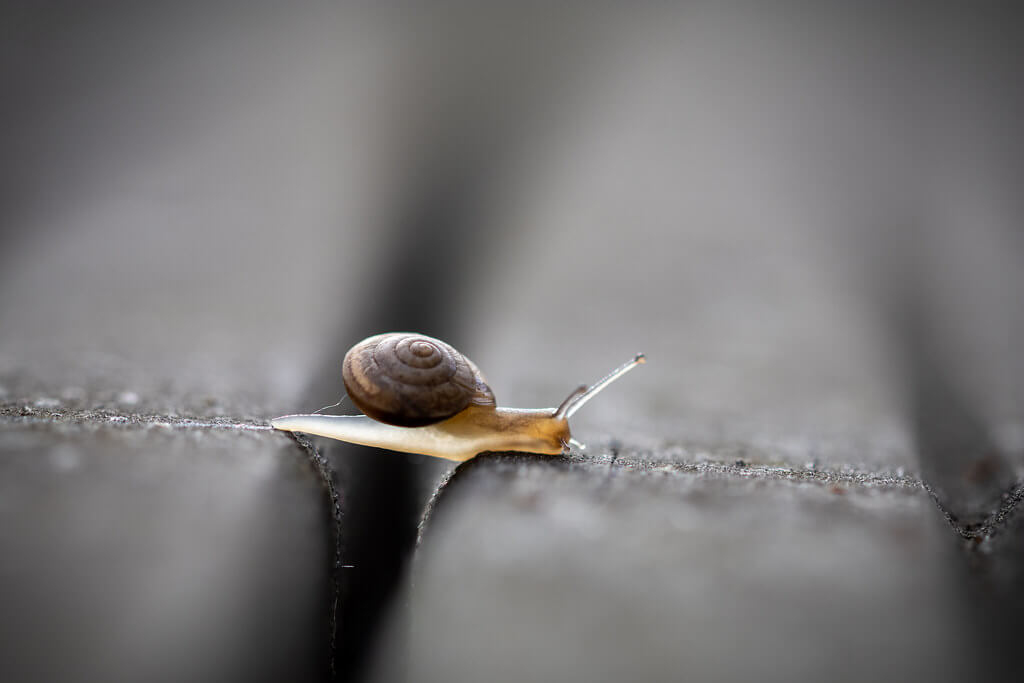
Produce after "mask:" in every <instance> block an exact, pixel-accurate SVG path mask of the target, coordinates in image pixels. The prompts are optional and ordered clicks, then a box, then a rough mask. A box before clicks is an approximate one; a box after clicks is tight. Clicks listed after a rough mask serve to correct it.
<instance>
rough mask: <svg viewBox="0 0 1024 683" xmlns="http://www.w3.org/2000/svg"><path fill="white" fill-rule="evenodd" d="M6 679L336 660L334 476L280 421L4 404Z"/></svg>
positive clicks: (285, 670) (249, 671)
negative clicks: (55, 413)
mask: <svg viewBox="0 0 1024 683" xmlns="http://www.w3.org/2000/svg"><path fill="white" fill-rule="evenodd" d="M0 465H2V468H3V475H2V476H0V517H2V518H3V520H4V524H3V525H2V528H0V546H2V547H3V557H2V559H0V585H2V586H3V596H4V597H3V618H2V619H0V642H2V643H3V651H4V657H3V671H4V678H5V680H11V681H15V680H25V681H28V680H80V681H85V680H90V681H93V680H94V681H100V680H154V681H180V680H267V681H270V680H282V679H286V678H287V679H290V680H295V679H310V678H315V677H317V676H319V675H320V673H321V672H322V670H323V669H324V667H325V663H326V661H327V655H326V652H327V640H326V638H325V627H324V626H323V624H324V623H325V622H326V615H325V601H324V596H325V595H328V594H329V593H330V591H329V585H328V578H329V572H327V571H325V567H326V566H328V565H329V558H330V555H331V545H332V542H333V539H332V537H331V534H330V533H329V525H328V524H327V523H326V519H325V518H326V515H325V513H324V504H323V492H322V483H321V481H320V479H319V478H318V476H317V475H316V473H315V472H314V470H313V468H312V467H311V466H310V464H309V462H308V460H307V459H306V458H305V457H304V455H303V454H302V453H301V452H300V451H299V450H298V449H296V448H295V445H294V442H292V441H291V440H290V439H286V438H283V437H282V436H281V435H278V434H274V433H272V432H270V431H253V430H244V431H243V430H238V429H215V430H214V429H197V428H183V427H180V426H173V425H168V424H148V425H147V424H134V425H123V424H112V423H106V424H104V423H99V422H97V421H95V420H89V421H85V422H83V423H62V422H52V421H39V420H36V419H34V418H29V417H25V418H21V417H10V416H0Z"/></svg>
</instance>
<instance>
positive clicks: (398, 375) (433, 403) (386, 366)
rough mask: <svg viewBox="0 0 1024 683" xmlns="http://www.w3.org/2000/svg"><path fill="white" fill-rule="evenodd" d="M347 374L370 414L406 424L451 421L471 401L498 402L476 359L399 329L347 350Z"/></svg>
mask: <svg viewBox="0 0 1024 683" xmlns="http://www.w3.org/2000/svg"><path fill="white" fill-rule="evenodd" d="M341 372H342V379H343V380H344V382H345V389H346V391H348V395H349V397H350V398H351V399H352V402H353V403H355V404H356V406H357V407H358V408H359V409H360V410H362V411H363V412H364V413H365V414H366V415H368V416H370V417H372V418H373V419H375V420H378V421H380V422H385V423H387V424H392V425H397V426H400V427H422V426H424V425H429V424H434V423H436V422H441V421H442V420H447V419H448V418H450V417H453V416H454V415H457V414H458V413H460V412H462V411H463V410H465V409H466V407H468V406H469V405H470V404H475V405H479V406H492V407H493V406H494V405H495V401H494V392H493V391H491V388H490V387H489V386H487V382H486V381H485V380H484V378H483V375H482V374H481V373H480V370H479V369H478V368H477V367H476V365H474V364H473V362H472V361H471V360H469V359H468V358H466V357H465V356H463V355H462V354H461V353H459V352H458V351H456V350H455V349H454V348H452V347H451V346H450V345H448V344H446V343H445V342H443V341H441V340H440V339H434V338H433V337H428V336H426V335H423V334H412V333H407V332H393V333H389V334H378V335H375V336H373V337H368V338H366V339H364V340H363V341H361V342H359V343H358V344H356V345H355V346H353V347H352V348H351V349H349V352H348V353H347V354H345V361H344V363H343V365H342V371H341Z"/></svg>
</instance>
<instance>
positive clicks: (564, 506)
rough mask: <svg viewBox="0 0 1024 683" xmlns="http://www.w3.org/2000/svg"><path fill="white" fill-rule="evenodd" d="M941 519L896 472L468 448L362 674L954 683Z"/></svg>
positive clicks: (952, 620)
mask: <svg viewBox="0 0 1024 683" xmlns="http://www.w3.org/2000/svg"><path fill="white" fill-rule="evenodd" d="M946 534H948V529H946V528H944V524H943V523H942V522H941V520H938V519H937V517H936V515H935V509H934V505H933V504H932V501H931V500H930V499H929V497H928V495H927V494H926V493H925V491H924V490H923V489H922V488H921V487H920V486H918V485H916V483H915V482H913V481H912V480H907V479H893V480H889V481H886V482H864V481H857V480H855V478H853V477H849V476H835V477H834V478H832V479H831V480H828V479H823V478H822V479H810V478H805V477H804V476H803V473H802V472H797V473H795V474H790V473H785V472H779V471H776V472H771V473H769V472H763V471H760V472H758V471H754V472H749V473H744V472H743V471H742V470H737V469H731V468H728V467H707V468H700V467H693V468H688V467H681V466H675V467H673V466H664V465H657V464H655V465H652V466H643V465H640V464H637V463H635V462H633V461H631V460H629V459H628V458H627V457H626V456H625V455H623V456H620V459H618V460H616V462H614V463H612V462H610V461H607V460H603V459H599V458H598V459H595V458H592V457H586V458H583V457H570V458H551V459H542V458H529V457H523V456H504V455H493V456H484V457H483V458H481V459H480V460H479V461H476V462H474V463H473V464H472V465H471V466H464V467H462V468H461V469H460V471H459V472H458V473H457V474H456V475H455V477H454V478H453V479H452V480H451V481H450V482H449V483H448V485H447V487H446V490H445V492H444V493H443V495H442V498H441V499H440V500H439V501H438V504H437V506H436V507H435V508H434V510H433V512H432V514H431V515H430V517H429V519H428V520H427V524H426V528H425V530H424V535H423V540H422V544H421V546H420V550H419V553H418V557H417V567H416V570H415V571H414V573H413V576H412V580H411V581H412V585H411V588H410V589H409V594H408V597H407V600H408V602H407V604H406V605H405V606H404V609H405V612H404V613H403V616H404V617H406V618H407V619H408V623H407V624H404V623H403V627H400V629H401V628H407V629H408V630H407V631H402V632H401V634H400V635H399V636H397V637H396V638H397V640H398V642H402V643H403V644H404V645H405V647H406V648H407V649H406V650H405V651H406V652H407V656H408V660H406V661H404V664H405V665H406V667H407V668H405V669H404V670H403V669H402V668H401V664H400V662H402V659H401V657H400V656H397V657H396V655H395V654H394V653H395V652H396V651H398V652H401V651H402V650H401V649H399V648H394V649H387V650H385V651H384V652H382V658H383V659H385V660H386V661H387V662H388V663H389V664H391V665H392V668H388V667H385V668H384V669H383V671H382V672H381V674H380V677H379V680H417V681H449V680H466V681H468V680H490V681H515V680H558V681H622V680H645V681H660V680H664V681H670V680H684V679H685V680H767V681H791V680H822V678H823V677H827V679H828V680H840V681H860V680H936V681H938V680H949V681H955V680H963V679H964V675H965V673H966V668H965V666H966V662H965V661H964V660H963V658H962V653H963V651H964V650H965V649H970V648H971V646H972V645H973V642H971V638H970V634H969V633H965V632H964V630H963V628H962V626H961V624H962V617H963V613H964V609H963V605H961V604H958V600H957V598H956V595H957V592H956V590H955V584H954V576H953V575H954V572H953V571H952V570H951V568H950V563H949V560H950V559H951V553H950V552H949V550H950V548H949V546H948V544H947V541H948V538H946ZM402 636H404V639H403V638H402ZM965 637H966V639H967V641H968V642H965ZM396 660H397V662H396Z"/></svg>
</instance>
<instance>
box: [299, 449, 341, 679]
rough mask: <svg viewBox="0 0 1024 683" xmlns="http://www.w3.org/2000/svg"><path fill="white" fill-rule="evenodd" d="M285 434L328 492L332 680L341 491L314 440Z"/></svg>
mask: <svg viewBox="0 0 1024 683" xmlns="http://www.w3.org/2000/svg"><path fill="white" fill-rule="evenodd" d="M288 435H289V436H290V437H291V438H292V439H293V440H294V441H295V443H297V444H298V445H299V448H301V449H302V450H303V451H304V452H305V453H306V456H307V457H308V458H309V461H310V463H312V465H313V469H314V470H315V471H316V473H317V475H318V476H319V477H320V481H321V483H323V485H324V489H325V490H326V491H327V495H328V497H329V498H330V501H331V520H332V522H333V531H334V539H333V540H334V542H333V545H334V548H333V557H332V561H331V602H330V605H329V606H328V608H327V652H328V667H329V670H330V674H331V680H335V679H336V678H337V673H338V672H337V668H336V664H335V661H334V660H335V653H336V650H337V636H338V605H339V603H340V602H341V569H342V567H343V566H344V565H343V564H342V559H341V556H342V521H343V513H342V510H341V494H340V493H339V492H338V487H337V486H335V485H334V470H332V469H331V464H330V463H329V462H328V461H327V458H325V457H324V456H323V454H322V453H320V451H318V450H317V448H316V446H314V445H313V442H312V441H310V440H309V439H307V438H306V437H305V436H303V435H301V434H296V433H295V432H288Z"/></svg>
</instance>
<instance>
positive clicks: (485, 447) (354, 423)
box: [270, 332, 644, 461]
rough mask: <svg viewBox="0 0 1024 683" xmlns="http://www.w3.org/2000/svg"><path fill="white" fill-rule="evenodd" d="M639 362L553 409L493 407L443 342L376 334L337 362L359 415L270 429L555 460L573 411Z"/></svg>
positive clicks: (443, 451) (416, 448)
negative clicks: (548, 457) (505, 453)
mask: <svg viewBox="0 0 1024 683" xmlns="http://www.w3.org/2000/svg"><path fill="white" fill-rule="evenodd" d="M643 362H644V355H643V354H638V355H637V356H636V357H635V358H633V360H631V361H629V362H628V363H625V364H624V365H622V366H620V367H619V368H617V369H615V370H614V371H613V372H611V373H610V374H609V375H608V376H607V377H605V378H604V379H602V380H600V381H599V382H597V383H596V384H594V385H593V386H590V387H587V386H580V387H579V388H577V389H576V390H575V391H573V392H572V393H571V394H569V396H568V397H567V398H566V399H565V400H564V401H562V404H561V405H560V406H558V407H557V408H541V409H517V408H500V407H498V405H497V404H496V402H495V400H494V392H493V391H491V388H490V387H489V386H487V382H486V381H485V380H484V377H483V375H482V374H481V373H480V370H479V369H477V367H476V365H474V364H473V362H472V361H471V360H469V359H468V358H466V357H465V356H464V355H462V354H461V353H459V352H458V351H456V350H455V349H454V348H452V347H451V346H450V345H448V344H446V343H445V342H443V341H441V340H440V339H434V338H433V337H428V336H426V335H422V334H413V333H407V332H393V333H389V334H379V335H376V336H373V337H368V338H366V339H364V340H363V341H361V342H359V343H358V344H356V345H355V346H353V347H352V348H351V349H349V351H348V353H347V354H345V360H344V362H343V364H342V379H343V381H344V383H345V389H346V391H347V392H348V395H349V397H350V398H351V399H352V402H353V403H355V404H356V406H357V407H358V408H359V409H360V410H362V411H363V413H365V415H285V416H284V417H278V418H274V419H273V420H271V421H270V424H271V425H272V426H273V427H274V428H276V429H281V430H284V431H289V432H306V433H307V434H315V435H317V436H326V437H329V438H332V439H338V440H340V441H348V442H350V443H356V444H362V445H364V446H376V447H377V448H386V449H389V450H392V451H402V452H405V453H421V454H423V455H430V456H434V457H437V458H445V459H447V460H455V461H462V460H469V459H470V458H472V457H473V456H475V455H477V454H478V453H483V452H485V451H523V452H527V453H539V454H542V455H558V454H559V453H561V452H562V451H563V449H565V448H566V447H567V446H568V445H569V441H570V438H571V436H570V433H569V418H570V417H572V415H573V413H575V412H576V411H577V410H579V409H580V408H581V407H583V404H584V403H586V402H587V401H589V400H590V399H592V398H593V397H594V396H595V395H597V393H598V392H599V391H601V390H602V389H604V388H605V387H606V386H608V385H609V384H610V383H611V382H613V381H614V380H616V379H618V378H619V377H621V376H622V375H624V374H625V373H627V372H628V371H630V370H632V369H633V368H634V367H636V366H637V365H639V364H640V363H643Z"/></svg>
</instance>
